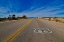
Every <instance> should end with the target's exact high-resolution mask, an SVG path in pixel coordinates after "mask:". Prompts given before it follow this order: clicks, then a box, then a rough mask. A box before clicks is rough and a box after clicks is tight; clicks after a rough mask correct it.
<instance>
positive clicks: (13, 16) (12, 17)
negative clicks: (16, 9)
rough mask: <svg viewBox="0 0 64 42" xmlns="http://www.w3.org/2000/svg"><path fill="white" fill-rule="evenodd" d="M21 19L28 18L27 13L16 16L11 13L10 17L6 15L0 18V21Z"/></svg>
mask: <svg viewBox="0 0 64 42" xmlns="http://www.w3.org/2000/svg"><path fill="white" fill-rule="evenodd" d="M20 19H27V16H26V15H23V16H21V17H19V16H18V17H16V15H14V14H13V15H9V17H8V18H6V17H4V18H0V22H5V21H10V20H20Z"/></svg>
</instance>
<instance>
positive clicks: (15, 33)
mask: <svg viewBox="0 0 64 42" xmlns="http://www.w3.org/2000/svg"><path fill="white" fill-rule="evenodd" d="M32 20H33V19H32ZM32 20H30V21H29V22H28V23H26V24H25V25H24V26H22V27H21V28H20V29H18V30H17V31H16V32H14V33H13V34H12V35H11V36H9V37H8V38H7V39H5V40H4V42H12V41H13V39H14V38H15V37H16V36H18V35H19V34H20V33H21V31H22V30H23V29H24V28H25V27H27V26H28V25H29V24H30V23H31V22H32Z"/></svg>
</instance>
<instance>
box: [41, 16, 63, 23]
mask: <svg viewBox="0 0 64 42" xmlns="http://www.w3.org/2000/svg"><path fill="white" fill-rule="evenodd" d="M42 19H44V20H49V21H55V22H61V23H64V17H56V16H55V17H43V18H42Z"/></svg>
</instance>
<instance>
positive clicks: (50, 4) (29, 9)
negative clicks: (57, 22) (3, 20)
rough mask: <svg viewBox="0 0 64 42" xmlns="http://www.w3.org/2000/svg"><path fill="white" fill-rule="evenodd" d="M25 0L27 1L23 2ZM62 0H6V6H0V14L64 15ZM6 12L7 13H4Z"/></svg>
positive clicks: (30, 15)
mask: <svg viewBox="0 0 64 42" xmlns="http://www.w3.org/2000/svg"><path fill="white" fill-rule="evenodd" d="M25 2H27V3H25ZM63 2H64V1H63V0H33V1H30V0H28V1H26V0H25V1H19V0H16V1H14V0H12V1H8V4H7V5H6V7H4V6H0V16H2V17H4V16H5V17H6V16H8V15H9V14H16V15H17V16H18V15H19V16H22V15H27V16H29V17H37V16H41V17H42V16H60V17H62V16H64V3H63ZM6 14H7V15H6Z"/></svg>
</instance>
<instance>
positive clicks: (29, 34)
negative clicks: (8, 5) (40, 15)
mask: <svg viewBox="0 0 64 42" xmlns="http://www.w3.org/2000/svg"><path fill="white" fill-rule="evenodd" d="M34 28H35V29H38V28H40V29H43V28H47V29H50V30H51V31H52V33H45V34H44V33H36V32H34ZM0 42H64V24H63V23H59V22H54V21H47V20H43V19H22V20H16V21H9V22H3V23H0Z"/></svg>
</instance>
